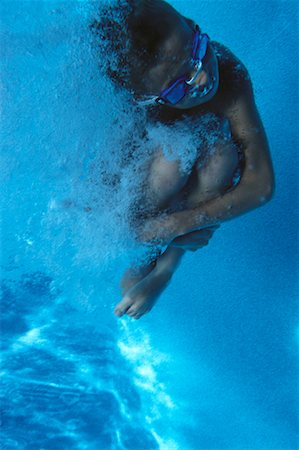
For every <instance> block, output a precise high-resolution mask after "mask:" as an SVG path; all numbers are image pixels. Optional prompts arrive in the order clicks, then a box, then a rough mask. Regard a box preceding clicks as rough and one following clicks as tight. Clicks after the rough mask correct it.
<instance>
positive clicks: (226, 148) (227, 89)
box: [144, 43, 248, 212]
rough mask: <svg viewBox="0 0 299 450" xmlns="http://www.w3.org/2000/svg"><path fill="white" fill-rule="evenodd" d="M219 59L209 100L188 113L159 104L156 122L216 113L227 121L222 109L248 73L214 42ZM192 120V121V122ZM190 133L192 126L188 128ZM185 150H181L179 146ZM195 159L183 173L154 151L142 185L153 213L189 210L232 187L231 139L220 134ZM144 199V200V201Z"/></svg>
mask: <svg viewBox="0 0 299 450" xmlns="http://www.w3.org/2000/svg"><path fill="white" fill-rule="evenodd" d="M214 46H215V48H216V50H217V57H218V60H219V73H220V84H219V89H218V92H217V93H216V95H215V97H214V98H213V99H212V100H211V101H209V102H208V103H206V104H204V105H201V106H200V107H198V108H193V109H192V110H188V111H187V112H186V111H184V112H182V110H175V109H174V108H167V107H166V108H165V107H164V108H163V107H159V109H157V110H156V111H154V112H153V114H152V115H153V116H154V118H155V120H157V122H159V121H160V120H161V122H164V123H167V122H169V123H173V122H176V121H177V120H180V118H181V117H184V116H185V117H186V115H188V116H192V117H193V118H194V117H195V118H196V116H197V117H200V116H202V115H205V114H215V115H216V116H217V117H219V118H220V120H223V121H225V120H227V119H226V118H225V114H223V112H224V111H225V110H226V109H227V108H228V107H229V105H230V104H231V103H233V102H234V98H235V97H236V96H238V95H240V93H241V91H242V86H243V83H244V80H246V79H247V77H248V73H247V71H246V68H245V67H244V66H243V65H242V63H241V62H240V61H239V60H238V59H237V58H236V57H235V56H234V55H233V54H232V53H231V52H230V51H229V50H228V49H227V48H226V47H224V46H222V45H221V44H218V43H214ZM193 123H194V122H193ZM190 133H194V129H192V127H190ZM182 150H184V149H182ZM198 155H199V157H198V159H197V160H196V161H195V163H194V165H193V167H192V170H191V172H190V171H189V172H188V173H186V172H185V173H184V171H183V170H182V164H181V161H180V160H176V161H174V160H168V159H167V158H166V157H165V155H164V154H163V151H162V150H161V149H157V151H156V152H155V153H154V155H153V157H152V160H151V162H150V165H149V171H148V177H147V180H146V185H145V186H144V188H145V191H144V192H146V193H147V194H146V196H147V201H148V206H149V207H150V209H151V210H152V212H154V211H156V212H158V211H162V210H167V209H171V210H179V209H192V208H195V207H196V206H198V205H199V204H200V203H201V202H204V201H208V200H209V199H212V198H215V197H217V196H219V195H221V194H223V193H224V192H225V191H226V190H228V189H229V188H230V187H231V186H232V179H233V177H234V175H235V173H236V170H237V168H238V164H239V156H240V154H239V149H238V148H237V145H236V144H235V143H234V141H233V139H230V140H228V139H225V137H224V136H219V140H218V142H216V143H215V144H214V146H213V151H212V152H211V149H209V148H202V147H201V148H199V149H198ZM147 201H146V203H147Z"/></svg>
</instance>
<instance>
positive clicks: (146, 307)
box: [115, 268, 172, 319]
mask: <svg viewBox="0 0 299 450" xmlns="http://www.w3.org/2000/svg"><path fill="white" fill-rule="evenodd" d="M171 275H172V273H171V272H170V271H159V270H157V268H154V269H153V270H152V271H151V272H150V273H149V274H148V275H147V276H146V277H145V278H143V279H142V280H141V281H139V283H137V284H135V285H134V286H133V287H131V289H129V290H128V292H127V293H126V295H125V297H124V299H123V300H122V301H121V302H119V303H118V305H116V308H115V315H116V316H117V317H122V316H123V315H124V314H127V315H128V316H130V317H132V318H134V319H139V318H140V317H141V316H143V315H144V314H146V313H148V312H149V311H150V310H151V309H152V307H153V306H154V304H155V303H156V301H157V299H158V297H159V296H160V294H161V293H162V292H163V290H164V289H165V287H166V285H167V284H168V282H169V281H170V279H171Z"/></svg>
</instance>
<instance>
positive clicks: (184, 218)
mask: <svg viewBox="0 0 299 450" xmlns="http://www.w3.org/2000/svg"><path fill="white" fill-rule="evenodd" d="M225 115H226V117H227V118H228V119H229V122H230V126H231V132H232V135H233V139H234V141H235V142H236V143H237V144H238V145H239V146H240V147H241V148H242V150H243V152H244V157H245V168H244V171H243V174H242V178H241V180H240V182H239V184H238V185H237V186H236V187H235V188H234V189H233V190H231V191H228V192H226V193H225V194H224V195H222V196H220V197H218V198H216V199H214V200H210V201H208V202H206V203H204V204H202V205H199V206H198V208H195V209H193V210H189V211H181V212H178V213H175V214H173V215H172V216H173V217H172V223H173V227H175V228H177V231H179V233H180V234H185V233H187V232H190V231H192V230H195V229H198V228H201V227H207V226H210V225H213V224H217V223H220V222H224V221H226V220H230V219H233V218H234V217H238V216H240V215H241V214H244V213H246V212H248V211H250V210H252V209H254V208H257V207H259V206H261V205H263V204H265V203H266V202H267V201H269V200H270V199H271V198H272V195H273V192H274V173H273V167H272V162H271V158H270V151H269V145H268V141H267V137H266V133H265V130H264V127H263V124H262V121H261V119H260V116H259V113H258V110H257V107H256V105H255V102H254V97H253V92H252V87H251V83H250V82H248V83H247V86H246V90H245V92H243V94H242V95H241V96H240V97H239V98H238V99H237V100H236V101H235V102H234V104H233V105H232V106H231V107H230V108H229V109H228V110H227V111H226V114H225Z"/></svg>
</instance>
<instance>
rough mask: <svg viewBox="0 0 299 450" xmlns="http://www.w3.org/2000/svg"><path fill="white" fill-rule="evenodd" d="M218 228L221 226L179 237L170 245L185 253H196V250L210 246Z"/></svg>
mask: <svg viewBox="0 0 299 450" xmlns="http://www.w3.org/2000/svg"><path fill="white" fill-rule="evenodd" d="M217 228H219V225H214V226H212V227H208V228H202V229H201V230H196V231H192V232H191V233H187V234H184V235H183V236H178V237H176V238H175V239H174V240H173V241H172V242H171V243H170V246H171V247H176V248H181V249H183V250H185V251H191V252H196V250H198V249H200V248H202V247H205V246H206V245H208V243H209V241H210V239H211V237H212V236H213V234H214V233H215V231H216V230H217Z"/></svg>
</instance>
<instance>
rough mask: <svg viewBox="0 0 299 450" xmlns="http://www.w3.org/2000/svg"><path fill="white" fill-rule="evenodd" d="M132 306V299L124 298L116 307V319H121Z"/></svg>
mask: <svg viewBox="0 0 299 450" xmlns="http://www.w3.org/2000/svg"><path fill="white" fill-rule="evenodd" d="M130 306H132V299H131V298H130V297H125V298H124V299H123V300H122V301H121V302H119V303H118V305H116V307H115V310H114V313H115V315H116V316H117V317H122V316H123V315H124V314H126V312H127V311H128V309H129V308H130Z"/></svg>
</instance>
